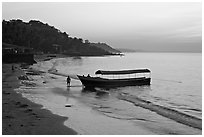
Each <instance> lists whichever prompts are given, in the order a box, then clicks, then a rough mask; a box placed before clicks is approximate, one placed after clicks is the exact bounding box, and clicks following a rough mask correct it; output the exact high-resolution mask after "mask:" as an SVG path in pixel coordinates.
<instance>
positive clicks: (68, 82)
mask: <svg viewBox="0 0 204 137" xmlns="http://www.w3.org/2000/svg"><path fill="white" fill-rule="evenodd" d="M70 81H71V79H70V77H69V76H68V77H67V86H70Z"/></svg>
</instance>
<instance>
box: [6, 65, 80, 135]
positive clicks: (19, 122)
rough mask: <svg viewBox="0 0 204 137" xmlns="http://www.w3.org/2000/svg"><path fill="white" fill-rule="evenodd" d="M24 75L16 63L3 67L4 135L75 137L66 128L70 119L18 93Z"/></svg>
mask: <svg viewBox="0 0 204 137" xmlns="http://www.w3.org/2000/svg"><path fill="white" fill-rule="evenodd" d="M23 74H24V72H23V71H22V70H21V69H20V68H19V65H18V64H15V70H14V71H12V69H11V64H3V65H2V134H3V135H75V134H77V133H76V132H75V131H74V130H72V129H70V128H68V127H66V126H64V125H63V123H64V121H65V120H66V119H68V117H62V116H58V115H54V114H52V113H51V112H50V111H48V110H45V109H42V106H41V105H37V104H35V103H32V102H31V101H29V100H28V99H26V98H23V97H22V95H21V94H18V93H16V92H15V91H14V89H15V88H17V87H18V86H19V84H20V83H19V80H18V77H19V76H21V75H23Z"/></svg>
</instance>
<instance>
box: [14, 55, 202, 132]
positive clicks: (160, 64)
mask: <svg viewBox="0 0 204 137" xmlns="http://www.w3.org/2000/svg"><path fill="white" fill-rule="evenodd" d="M144 68H145V69H146V68H147V69H149V70H151V74H150V76H151V85H149V86H128V87H118V88H113V89H100V88H97V89H96V91H91V90H85V89H84V88H83V86H82V83H81V82H80V81H79V80H78V79H77V76H76V75H85V76H86V75H88V74H90V75H91V76H96V75H95V72H96V71H97V70H130V69H144ZM24 70H25V72H29V71H31V70H35V71H40V72H42V73H40V74H39V75H29V73H27V74H28V77H29V79H30V80H28V81H26V80H24V81H22V82H21V86H20V87H19V88H18V89H16V91H17V92H18V93H20V94H22V95H23V96H24V97H25V98H28V99H29V100H31V101H33V102H35V103H37V104H40V105H42V106H43V109H48V110H50V111H51V112H52V113H54V114H57V115H61V116H65V117H68V119H67V120H66V121H65V123H64V124H65V125H66V126H68V127H71V128H73V129H74V130H76V131H77V132H78V133H79V134H82V135H83V134H93V135H104V134H106V135H112V134H118V135H124V134H125V135H130V134H135V135H137V134H138V135H139V134H146V135H148V134H150V135H151V134H167V135H168V134H202V53H137V52H135V53H125V54H124V56H98V57H63V58H53V59H50V60H46V61H38V62H37V64H34V65H32V66H30V67H29V69H24ZM49 70H57V72H58V73H60V74H64V75H69V76H71V86H70V87H67V85H66V77H64V76H63V75H55V74H50V73H48V72H49ZM145 75H146V74H145ZM97 76H99V75H97ZM111 77H112V78H115V77H117V76H111ZM124 98H125V99H124ZM147 102H148V103H147ZM149 103H151V106H150V105H149ZM186 115H187V116H188V117H187V118H182V117H185V116H186ZM192 123H193V124H192ZM195 125H199V126H198V127H197V126H195Z"/></svg>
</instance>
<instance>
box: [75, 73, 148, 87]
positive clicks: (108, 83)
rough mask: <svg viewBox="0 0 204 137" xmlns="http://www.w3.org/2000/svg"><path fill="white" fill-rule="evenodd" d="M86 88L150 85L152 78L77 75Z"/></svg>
mask: <svg viewBox="0 0 204 137" xmlns="http://www.w3.org/2000/svg"><path fill="white" fill-rule="evenodd" d="M77 76H78V78H79V79H80V81H81V82H82V84H83V85H84V86H85V87H86V88H93V87H102V88H103V87H124V86H141V85H150V82H151V78H145V77H143V78H129V79H104V78H100V77H84V76H80V75H77Z"/></svg>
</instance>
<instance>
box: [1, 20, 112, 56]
mask: <svg viewBox="0 0 204 137" xmlns="http://www.w3.org/2000/svg"><path fill="white" fill-rule="evenodd" d="M2 42H4V43H9V44H14V45H18V46H24V47H29V48H33V49H34V51H35V52H36V53H37V52H43V53H63V54H67V55H109V54H110V52H108V51H105V50H103V49H101V48H98V47H96V46H91V45H90V44H89V43H83V39H81V38H76V37H74V38H72V37H70V36H69V35H68V34H67V33H66V32H61V31H60V30H58V29H56V28H55V27H54V26H49V25H48V24H44V23H42V22H40V21H37V20H31V21H29V22H28V23H26V22H23V21H22V20H19V19H17V20H10V21H5V20H3V21H2Z"/></svg>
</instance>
